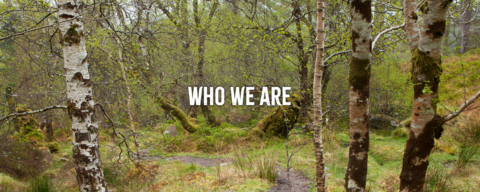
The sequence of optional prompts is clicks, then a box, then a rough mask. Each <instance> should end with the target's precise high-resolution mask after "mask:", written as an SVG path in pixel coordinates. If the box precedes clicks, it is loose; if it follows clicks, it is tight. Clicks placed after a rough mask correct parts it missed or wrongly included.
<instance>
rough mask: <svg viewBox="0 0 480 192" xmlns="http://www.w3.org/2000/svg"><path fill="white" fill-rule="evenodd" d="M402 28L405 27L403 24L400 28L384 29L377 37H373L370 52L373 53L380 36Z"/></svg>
mask: <svg viewBox="0 0 480 192" xmlns="http://www.w3.org/2000/svg"><path fill="white" fill-rule="evenodd" d="M403 27H405V23H404V24H402V25H400V26H396V27H391V28H388V29H385V30H384V31H382V32H380V33H379V34H378V35H377V37H375V40H373V43H372V51H373V49H374V48H375V44H376V43H377V41H378V39H379V38H380V37H381V36H382V35H384V34H385V33H388V32H390V31H393V30H397V29H400V28H403Z"/></svg>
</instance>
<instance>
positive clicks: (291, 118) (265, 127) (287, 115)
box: [252, 92, 301, 137]
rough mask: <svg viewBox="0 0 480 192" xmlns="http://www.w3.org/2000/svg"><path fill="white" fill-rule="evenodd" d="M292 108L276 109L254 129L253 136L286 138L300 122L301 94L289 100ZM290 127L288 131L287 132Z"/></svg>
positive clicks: (282, 107)
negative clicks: (290, 130)
mask: <svg viewBox="0 0 480 192" xmlns="http://www.w3.org/2000/svg"><path fill="white" fill-rule="evenodd" d="M288 100H289V102H291V103H292V104H291V105H290V106H281V107H276V108H274V109H273V110H272V112H271V113H270V114H269V115H267V116H266V117H264V118H263V119H262V120H260V122H258V123H257V125H256V126H255V127H254V128H253V130H252V131H253V134H254V135H258V136H263V135H266V136H271V135H275V136H283V137H286V136H287V133H288V131H289V129H291V126H292V125H294V124H296V123H297V122H298V119H297V118H298V116H299V114H300V107H299V105H300V100H301V98H300V97H299V92H297V93H296V94H294V95H292V96H291V97H290V98H288ZM287 126H288V130H287Z"/></svg>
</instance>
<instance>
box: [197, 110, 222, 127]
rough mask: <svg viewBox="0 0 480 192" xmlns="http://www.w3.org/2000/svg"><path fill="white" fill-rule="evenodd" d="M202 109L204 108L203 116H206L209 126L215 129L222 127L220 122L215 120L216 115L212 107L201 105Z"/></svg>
mask: <svg viewBox="0 0 480 192" xmlns="http://www.w3.org/2000/svg"><path fill="white" fill-rule="evenodd" d="M200 107H201V108H202V112H203V116H205V120H206V121H207V125H209V126H213V127H218V126H220V122H219V121H217V118H215V115H214V114H213V112H212V111H211V110H210V107H208V106H206V105H201V106H200Z"/></svg>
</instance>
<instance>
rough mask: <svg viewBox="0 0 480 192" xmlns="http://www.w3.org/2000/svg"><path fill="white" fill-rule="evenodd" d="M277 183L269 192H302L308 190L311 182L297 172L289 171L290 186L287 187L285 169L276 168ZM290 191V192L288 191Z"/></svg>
mask: <svg viewBox="0 0 480 192" xmlns="http://www.w3.org/2000/svg"><path fill="white" fill-rule="evenodd" d="M277 171H278V176H277V181H275V184H274V185H273V187H272V188H271V189H270V191H269V192H290V191H292V192H304V191H308V190H309V189H310V183H311V181H310V180H309V179H307V178H306V177H305V176H304V175H303V173H301V172H299V171H290V185H291V186H289V185H288V177H287V169H285V168H283V167H278V168H277ZM290 189H291V190H290Z"/></svg>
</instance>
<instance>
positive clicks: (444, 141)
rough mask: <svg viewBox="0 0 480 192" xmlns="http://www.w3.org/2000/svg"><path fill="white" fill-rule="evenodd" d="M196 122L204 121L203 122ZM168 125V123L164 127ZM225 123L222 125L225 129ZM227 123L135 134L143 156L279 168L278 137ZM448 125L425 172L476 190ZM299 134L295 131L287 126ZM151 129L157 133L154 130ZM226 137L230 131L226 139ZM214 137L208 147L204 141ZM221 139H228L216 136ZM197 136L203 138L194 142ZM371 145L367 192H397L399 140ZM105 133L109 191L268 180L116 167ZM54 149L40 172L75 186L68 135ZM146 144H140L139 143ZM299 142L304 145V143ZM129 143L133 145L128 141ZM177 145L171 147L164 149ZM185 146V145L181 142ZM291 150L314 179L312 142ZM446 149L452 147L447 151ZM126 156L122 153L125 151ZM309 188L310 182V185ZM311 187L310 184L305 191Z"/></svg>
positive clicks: (336, 184) (472, 169)
mask: <svg viewBox="0 0 480 192" xmlns="http://www.w3.org/2000/svg"><path fill="white" fill-rule="evenodd" d="M199 124H203V122H202V120H201V121H200V123H199ZM164 126H168V125H164ZM226 126H228V127H226ZM230 126H231V125H228V124H223V125H222V126H220V127H221V128H204V130H203V132H202V131H200V130H202V129H200V130H199V132H198V135H197V134H188V133H186V132H180V134H179V135H177V137H176V138H174V137H171V136H164V135H162V134H158V133H161V132H160V131H161V129H162V126H157V128H154V129H150V130H142V129H140V130H139V131H140V132H141V133H142V134H143V135H145V136H148V137H147V138H146V139H147V140H148V141H151V142H152V144H154V143H156V144H157V146H156V147H152V146H146V145H142V146H141V148H142V149H147V148H148V149H150V150H149V152H148V154H147V155H148V156H150V157H169V156H185V155H187V156H195V157H201V158H224V159H233V157H234V156H235V155H236V154H238V152H239V151H243V152H245V153H248V154H252V155H253V154H258V153H259V152H266V153H271V154H276V155H277V157H276V161H277V163H278V165H280V166H282V167H284V168H285V167H286V162H287V158H286V151H285V140H283V139H279V138H276V137H271V138H268V139H265V138H264V139H258V138H254V137H252V136H250V135H249V134H248V132H246V133H244V132H245V131H243V130H240V129H238V128H235V127H233V126H232V127H230ZM450 129H453V128H452V127H446V135H445V137H442V138H441V139H440V140H439V141H437V143H438V147H437V148H435V149H434V152H433V153H432V155H431V156H430V158H429V160H430V166H429V171H430V172H432V170H440V171H437V172H439V173H442V174H443V175H441V176H442V177H444V178H449V180H448V181H447V182H448V183H450V185H449V188H448V189H449V190H452V191H474V190H475V189H476V188H478V187H480V175H479V174H478V173H479V172H480V155H479V154H477V155H475V156H474V157H473V158H472V160H471V161H470V162H469V163H467V164H466V165H464V166H461V167H460V166H456V165H455V164H454V163H453V164H452V162H455V161H456V159H457V156H456V155H457V153H456V151H455V149H449V148H448V145H452V146H455V144H454V141H453V140H452V138H451V137H450V136H448V134H449V130H450ZM293 131H298V132H301V130H296V129H295V130H293ZM153 133H157V134H153ZM228 134H232V136H227V135H228ZM208 137H212V139H213V140H217V141H216V142H215V143H211V144H210V145H211V146H210V147H205V145H208V142H210V141H209V139H208ZM222 137H229V139H228V140H222V139H221V138H222ZM201 138H203V139H201ZM370 138H371V140H370V142H371V147H370V152H369V160H368V182H367V189H368V190H369V191H391V190H398V186H399V179H398V176H399V174H400V171H401V165H402V157H403V150H404V148H405V143H406V140H407V138H406V137H396V136H392V132H391V131H373V132H372V133H371V136H370ZM324 139H325V144H324V145H325V162H326V169H327V170H326V171H327V173H326V175H327V179H326V182H327V186H328V189H329V191H344V189H343V182H344V176H345V167H346V165H347V162H348V159H347V156H348V147H347V146H346V145H345V144H348V142H349V136H348V130H347V128H346V127H343V128H337V130H335V131H332V130H326V131H324ZM109 140H110V138H109V137H108V133H107V132H101V145H102V147H101V153H102V160H103V168H104V174H105V177H106V180H107V183H108V185H109V188H110V189H115V191H140V190H144V191H212V190H214V191H226V190H230V191H267V190H268V189H269V188H270V187H272V185H273V183H271V182H269V181H267V180H266V179H261V178H258V177H257V176H254V175H247V177H244V175H243V174H242V172H241V170H239V169H238V168H236V167H235V166H234V165H232V164H229V165H225V166H213V167H201V166H199V165H193V164H186V163H181V162H179V161H165V160H162V159H160V158H157V159H155V158H152V159H150V160H145V161H142V165H143V167H145V168H146V169H147V170H149V171H150V172H151V173H153V174H154V175H150V174H149V173H147V172H142V171H141V170H139V169H137V168H135V166H134V165H133V164H131V163H126V164H120V165H119V167H117V168H114V165H115V161H116V157H117V154H118V152H119V151H118V148H116V147H113V143H112V142H111V141H109ZM57 143H58V144H59V146H60V149H59V151H58V153H56V154H53V156H54V158H53V159H54V160H53V161H52V162H50V168H49V169H48V170H47V171H45V172H44V176H48V177H51V178H53V180H52V181H53V187H54V188H56V189H58V190H61V191H77V190H78V189H77V185H76V179H75V171H74V166H73V163H72V162H71V154H72V151H71V143H70V141H69V139H68V137H67V138H61V139H58V141H57ZM146 143H148V142H144V144H146ZM304 143H306V145H303V144H304ZM132 146H133V145H132ZM174 146H176V147H177V148H176V150H169V149H168V147H174ZM182 146H184V147H182ZM289 146H290V148H289V150H290V153H291V152H292V150H294V149H299V148H300V151H299V152H298V153H297V154H296V155H295V156H294V157H293V158H292V159H291V161H290V167H293V170H295V171H301V172H302V173H304V174H305V176H306V177H307V178H309V179H311V180H312V181H313V179H314V177H315V157H314V153H313V143H312V140H311V139H310V136H308V135H302V134H298V135H295V136H292V137H291V138H290V142H289ZM449 150H453V152H450V151H449ZM124 157H125V156H124ZM58 158H66V159H68V160H69V161H68V162H61V161H58ZM10 185H18V186H19V187H18V189H20V188H21V189H22V190H23V189H24V188H25V189H26V188H28V182H27V181H22V180H15V179H11V178H9V177H8V176H6V175H2V187H6V186H7V187H8V186H10ZM311 187H312V188H313V184H312V186H311ZM312 190H313V189H312Z"/></svg>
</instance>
